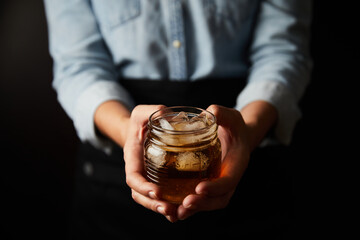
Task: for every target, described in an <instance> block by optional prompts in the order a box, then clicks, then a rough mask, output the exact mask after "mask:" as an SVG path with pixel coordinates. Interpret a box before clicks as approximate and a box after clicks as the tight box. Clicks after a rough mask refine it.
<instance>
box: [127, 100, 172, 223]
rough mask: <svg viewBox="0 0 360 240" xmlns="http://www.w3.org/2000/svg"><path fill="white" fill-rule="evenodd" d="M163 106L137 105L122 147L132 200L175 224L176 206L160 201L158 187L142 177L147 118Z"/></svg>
mask: <svg viewBox="0 0 360 240" xmlns="http://www.w3.org/2000/svg"><path fill="white" fill-rule="evenodd" d="M164 107H165V106H163V105H138V106H137V107H135V108H134V110H133V111H132V113H131V117H130V124H129V128H128V130H127V138H126V141H125V146H124V160H125V172H126V183H127V184H128V186H129V187H130V188H131V192H132V198H133V199H134V200H135V201H136V202H137V203H138V204H140V205H142V206H144V207H146V208H148V209H150V210H152V211H154V212H157V213H160V214H162V215H164V216H165V217H166V218H167V219H168V220H169V221H171V222H175V221H176V220H177V218H176V209H177V206H176V205H174V204H171V203H169V202H166V201H162V200H160V198H161V191H160V188H159V186H157V185H156V184H154V183H151V182H149V181H148V180H146V178H145V177H144V149H143V146H144V138H145V132H146V126H147V122H148V120H149V116H150V115H151V114H152V113H153V112H155V111H157V110H159V109H161V108H164Z"/></svg>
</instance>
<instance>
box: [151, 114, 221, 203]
mask: <svg viewBox="0 0 360 240" xmlns="http://www.w3.org/2000/svg"><path fill="white" fill-rule="evenodd" d="M191 109H192V108H191ZM191 109H190V110H191ZM171 110H172V111H171V112H170V113H169V112H166V111H164V110H162V113H161V114H159V116H155V117H154V116H153V117H154V118H153V119H150V122H149V132H148V136H147V139H146V141H145V172H146V178H147V179H148V180H149V181H151V182H154V183H156V184H158V185H159V186H161V188H162V193H163V195H162V198H163V199H164V200H167V201H169V202H172V203H176V204H180V203H181V202H182V200H183V199H184V198H185V197H186V196H187V195H189V194H191V193H194V192H195V187H196V185H197V184H198V183H199V182H201V181H204V180H210V179H214V178H217V177H218V176H219V174H220V167H221V145H220V141H219V139H218V138H217V125H216V122H215V117H214V116H213V115H212V114H211V113H209V112H205V114H204V111H205V110H201V109H200V110H198V109H196V110H197V112H196V113H192V112H178V111H175V112H173V111H174V109H171ZM176 110H178V109H176ZM186 110H187V111H189V109H186ZM199 111H200V112H199ZM206 114H207V115H206ZM164 120H165V122H164Z"/></svg>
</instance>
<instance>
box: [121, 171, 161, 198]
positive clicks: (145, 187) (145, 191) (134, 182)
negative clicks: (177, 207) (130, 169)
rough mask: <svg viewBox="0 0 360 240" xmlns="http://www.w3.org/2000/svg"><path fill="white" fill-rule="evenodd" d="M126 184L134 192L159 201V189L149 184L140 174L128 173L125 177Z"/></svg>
mask: <svg viewBox="0 0 360 240" xmlns="http://www.w3.org/2000/svg"><path fill="white" fill-rule="evenodd" d="M126 184H127V185H128V186H129V187H130V188H131V189H132V190H134V191H136V192H138V193H140V194H142V195H144V196H147V197H149V198H152V199H160V198H161V191H160V187H159V186H157V185H156V184H154V183H151V182H149V181H148V180H147V179H146V178H144V176H143V175H142V174H140V173H135V172H134V173H128V174H127V175H126Z"/></svg>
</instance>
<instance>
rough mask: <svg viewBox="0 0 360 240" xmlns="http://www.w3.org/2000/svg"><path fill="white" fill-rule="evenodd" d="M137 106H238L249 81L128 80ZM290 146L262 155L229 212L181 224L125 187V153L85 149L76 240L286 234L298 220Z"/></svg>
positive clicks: (251, 167) (78, 172)
mask: <svg viewBox="0 0 360 240" xmlns="http://www.w3.org/2000/svg"><path fill="white" fill-rule="evenodd" d="M121 84H122V86H124V87H125V88H126V89H127V90H128V91H129V92H130V93H131V94H132V96H133V98H134V99H135V101H136V104H164V105H167V106H175V105H177V106H196V107H201V108H205V109H206V108H207V107H208V106H209V105H211V104H218V105H223V106H227V107H234V106H235V103H236V98H237V96H238V94H239V93H240V91H241V90H242V89H243V86H244V81H243V80H241V79H237V80H235V79H226V80H203V81H197V82H170V81H144V80H121ZM286 160H288V159H287V157H286V151H284V148H282V147H277V148H265V149H262V150H256V151H255V152H254V153H253V154H252V157H251V162H250V164H249V167H248V169H247V171H246V173H245V175H244V177H243V178H242V180H241V181H240V183H239V185H238V188H237V191H236V192H235V194H234V196H233V197H232V199H231V201H230V203H229V205H228V207H226V208H225V209H222V210H217V211H211V212H201V213H197V214H195V215H194V216H192V217H190V218H188V219H186V220H184V221H178V222H176V223H170V222H168V221H167V220H166V218H165V217H164V216H162V215H160V214H158V213H155V212H152V211H150V210H148V209H146V208H144V207H142V206H140V205H138V204H137V203H135V202H134V201H133V199H132V198H131V191H130V189H129V187H128V186H127V185H126V182H125V171H124V162H123V153H122V149H121V148H119V147H115V148H114V150H113V152H112V154H111V155H110V156H107V155H106V154H105V153H103V152H101V151H99V150H96V149H95V148H93V147H92V146H91V145H89V144H83V145H82V146H81V147H80V151H79V155H78V161H77V168H76V169H77V170H76V176H75V190H74V205H73V206H74V207H73V215H72V219H71V220H72V221H71V231H70V235H71V238H75V239H86V238H87V237H88V238H90V239H94V238H95V237H97V238H99V239H142V238H154V239H158V238H160V239H182V240H183V239H187V238H191V239H197V238H204V239H227V238H233V237H237V238H238V237H243V238H245V239H246V237H251V238H252V237H254V236H265V237H266V238H268V237H269V236H272V235H274V236H278V235H279V234H280V235H281V234H282V233H283V231H284V229H286V228H287V226H288V224H289V222H290V220H291V216H292V204H293V202H292V200H293V199H292V194H291V193H292V189H291V178H290V177H289V176H288V175H287V173H286V172H284V171H281V170H279V169H281V166H283V162H284V161H286Z"/></svg>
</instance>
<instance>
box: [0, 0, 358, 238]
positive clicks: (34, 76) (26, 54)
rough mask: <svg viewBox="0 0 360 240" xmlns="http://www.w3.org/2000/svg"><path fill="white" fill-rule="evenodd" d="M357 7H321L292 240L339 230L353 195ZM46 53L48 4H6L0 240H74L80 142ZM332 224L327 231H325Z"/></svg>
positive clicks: (297, 148)
mask: <svg viewBox="0 0 360 240" xmlns="http://www.w3.org/2000/svg"><path fill="white" fill-rule="evenodd" d="M349 2H350V1H342V2H339V3H338V2H336V3H337V4H335V1H314V16H313V26H312V39H311V53H312V56H313V60H314V70H313V73H312V82H311V84H310V85H309V87H308V89H307V92H306V94H305V96H304V98H303V100H302V102H301V106H302V109H303V118H302V120H301V121H300V122H299V124H298V126H297V128H296V130H295V133H294V141H293V144H292V146H291V147H290V149H291V150H292V151H294V153H295V156H296V157H294V159H292V160H291V161H292V164H293V174H294V196H295V203H296V207H295V216H296V217H297V223H296V224H295V225H294V227H293V229H292V233H291V234H290V236H293V237H294V238H295V237H296V236H300V235H303V234H304V233H305V232H308V231H309V230H311V229H315V230H316V229H317V230H319V231H317V232H316V233H315V234H319V235H320V236H321V235H322V234H325V232H326V233H330V234H333V233H335V232H338V230H340V228H339V227H337V226H338V225H337V224H335V226H336V227H330V223H334V222H335V223H337V222H338V220H339V218H336V219H337V220H329V219H332V216H334V215H335V214H337V213H341V211H342V210H337V208H336V206H338V205H339V204H338V203H337V202H335V201H334V200H332V199H333V198H334V197H336V196H338V195H342V194H344V193H343V192H342V193H341V191H340V192H339V193H338V190H339V189H341V188H339V185H340V184H341V182H340V181H338V180H339V178H340V177H339V176H340V174H341V172H342V171H343V170H342V169H343V168H342V167H341V166H344V163H346V162H348V161H347V160H346V157H345V154H344V152H347V150H345V149H344V150H341V147H340V144H339V143H344V142H345V143H346V142H347V140H346V138H345V136H343V135H341V133H344V132H347V131H348V130H345V129H347V128H346V126H349V125H351V121H350V119H351V118H353V114H352V112H351V111H348V108H347V107H348V106H349V104H350V101H354V100H353V99H350V97H352V96H353V97H355V96H356V95H350V94H349V93H348V92H349V91H350V90H351V89H354V88H356V82H357V81H359V78H358V77H357V75H355V71H356V69H357V68H358V67H359V51H358V49H356V47H357V45H358V44H359V41H358V37H357V36H356V32H358V31H359V27H358V22H359V21H358V22H355V19H356V14H355V9H356V7H355V6H351V5H349ZM352 2H354V1H352ZM345 4H347V5H345ZM47 44H48V42H47V29H46V20H45V16H44V9H43V4H42V1H40V0H33V1H28V0H12V1H10V0H6V1H4V0H3V1H1V3H0V150H1V153H0V179H1V182H0V184H1V185H0V201H1V202H0V203H1V204H0V211H1V212H0V220H1V232H0V238H1V239H18V238H20V237H23V236H34V237H37V238H49V239H64V237H65V234H66V231H65V230H66V224H67V220H68V213H69V210H70V206H71V201H70V199H71V190H72V179H73V170H74V159H75V155H76V149H77V145H78V143H79V140H78V138H77V137H76V134H75V130H74V128H73V125H72V122H71V120H70V119H69V118H68V117H67V116H66V114H65V112H64V111H63V110H62V108H61V107H60V105H59V104H58V102H57V100H56V94H55V92H54V91H53V89H52V88H51V81H52V60H51V58H50V56H49V53H48V45H47ZM348 97H349V98H348ZM345 99H346V100H348V101H343V100H345ZM353 110H355V109H353ZM354 134H355V133H354V132H353V133H352V136H353V135H354ZM346 145H347V144H346ZM339 150H340V151H339ZM289 161H290V160H289ZM347 166H348V165H347ZM329 190H330V191H329ZM329 192H330V194H329ZM324 222H325V223H326V225H325V227H320V225H322V223H324ZM328 223H329V225H328ZM340 232H341V231H340ZM312 235H314V234H312ZM2 236H6V237H4V238H3V237H2Z"/></svg>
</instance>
